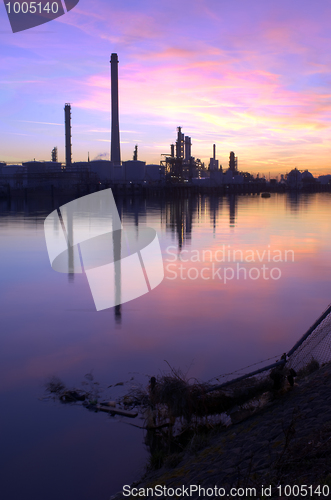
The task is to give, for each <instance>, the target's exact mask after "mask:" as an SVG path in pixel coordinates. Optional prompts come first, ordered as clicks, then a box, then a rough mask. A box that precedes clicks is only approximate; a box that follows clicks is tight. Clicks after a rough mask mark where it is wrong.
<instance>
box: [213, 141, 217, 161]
mask: <svg viewBox="0 0 331 500" xmlns="http://www.w3.org/2000/svg"><path fill="white" fill-rule="evenodd" d="M213 159H214V160H216V144H213Z"/></svg>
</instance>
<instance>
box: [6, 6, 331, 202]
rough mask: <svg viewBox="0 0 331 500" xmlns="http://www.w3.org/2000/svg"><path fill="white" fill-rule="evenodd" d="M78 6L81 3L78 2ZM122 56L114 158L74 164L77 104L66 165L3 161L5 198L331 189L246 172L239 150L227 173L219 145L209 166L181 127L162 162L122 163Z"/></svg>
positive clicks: (114, 81)
mask: <svg viewBox="0 0 331 500" xmlns="http://www.w3.org/2000/svg"><path fill="white" fill-rule="evenodd" d="M76 3H77V2H76ZM118 65H119V61H118V56H117V54H116V53H113V54H111V58H110V74H111V141H110V160H103V159H96V160H93V161H90V158H89V157H88V160H87V161H83V162H82V161H80V162H73V161H72V131H71V112H72V109H71V104H70V103H66V104H65V106H64V115H65V164H62V163H61V162H59V161H58V150H57V147H54V148H53V150H52V152H51V161H35V160H34V161H27V162H22V163H21V164H16V165H12V164H6V163H5V162H1V163H0V195H3V196H8V195H13V194H15V193H18V194H19V193H20V192H22V191H23V192H27V191H29V190H33V191H34V192H37V191H40V190H51V191H52V193H53V192H54V190H59V191H72V192H73V193H75V195H77V194H79V195H82V194H86V193H90V192H93V191H96V190H100V189H105V188H109V187H112V188H113V189H114V190H115V191H122V192H126V191H128V190H129V191H132V190H136V191H140V192H144V191H146V190H157V191H163V192H165V193H168V192H171V191H173V190H174V189H176V190H184V191H186V190H188V189H189V190H191V191H199V190H203V191H210V190H212V191H217V192H238V193H240V192H244V193H245V192H249V193H252V192H253V193H254V192H257V193H259V192H263V191H268V190H281V191H284V190H286V189H296V190H299V189H305V190H329V189H330V188H331V186H330V179H331V176H321V177H320V178H319V179H315V178H314V177H313V176H312V174H310V172H308V171H305V172H301V171H299V170H297V169H294V170H293V171H292V172H290V173H289V174H288V175H287V176H286V178H285V177H284V176H281V179H280V180H279V179H278V180H277V179H270V178H269V180H268V181H267V179H266V178H265V177H260V176H259V175H257V176H256V177H254V176H253V175H251V174H250V173H249V172H243V171H240V170H239V168H238V158H237V156H236V155H235V153H234V152H233V151H231V152H230V155H229V166H228V168H227V169H224V170H223V168H222V165H219V161H218V159H217V158H216V145H215V144H213V155H212V157H211V158H210V161H209V165H205V164H204V163H203V162H202V161H201V160H200V158H195V157H194V156H192V140H191V137H189V136H186V135H184V133H183V132H182V128H181V127H178V129H177V139H176V141H175V144H171V145H170V151H169V153H168V154H161V161H160V163H159V164H146V162H144V161H141V160H138V146H137V145H136V146H135V148H134V152H133V158H132V160H128V161H122V160H121V147H120V124H119V97H118V96H119V80H118Z"/></svg>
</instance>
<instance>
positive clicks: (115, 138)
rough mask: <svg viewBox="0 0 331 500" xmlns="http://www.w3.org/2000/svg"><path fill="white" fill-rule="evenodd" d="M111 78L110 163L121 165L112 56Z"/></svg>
mask: <svg viewBox="0 0 331 500" xmlns="http://www.w3.org/2000/svg"><path fill="white" fill-rule="evenodd" d="M110 76H111V145H110V161H111V162H113V164H114V165H120V164H121V151H120V125H119V117H118V58H117V54H112V55H111V58H110Z"/></svg>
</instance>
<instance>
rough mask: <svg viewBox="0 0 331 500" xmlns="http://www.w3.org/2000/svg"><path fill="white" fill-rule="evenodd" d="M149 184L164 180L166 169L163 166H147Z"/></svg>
mask: <svg viewBox="0 0 331 500" xmlns="http://www.w3.org/2000/svg"><path fill="white" fill-rule="evenodd" d="M145 179H146V181H147V182H157V181H162V180H163V179H164V167H162V166H161V165H153V164H151V165H146V177H145Z"/></svg>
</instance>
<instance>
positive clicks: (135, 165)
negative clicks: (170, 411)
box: [123, 160, 146, 182]
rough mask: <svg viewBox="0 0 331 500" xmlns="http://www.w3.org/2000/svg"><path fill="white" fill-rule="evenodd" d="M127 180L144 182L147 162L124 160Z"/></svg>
mask: <svg viewBox="0 0 331 500" xmlns="http://www.w3.org/2000/svg"><path fill="white" fill-rule="evenodd" d="M123 167H124V170H125V180H126V182H143V181H144V180H145V168H146V162H145V161H140V160H129V161H124V162H123Z"/></svg>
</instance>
